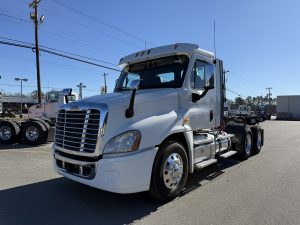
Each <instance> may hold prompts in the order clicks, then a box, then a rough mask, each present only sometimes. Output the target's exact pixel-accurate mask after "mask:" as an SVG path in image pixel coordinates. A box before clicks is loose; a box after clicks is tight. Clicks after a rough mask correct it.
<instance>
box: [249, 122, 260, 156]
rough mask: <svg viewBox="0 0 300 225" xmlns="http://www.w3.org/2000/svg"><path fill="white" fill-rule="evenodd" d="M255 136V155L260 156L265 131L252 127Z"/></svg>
mask: <svg viewBox="0 0 300 225" xmlns="http://www.w3.org/2000/svg"><path fill="white" fill-rule="evenodd" d="M251 131H252V134H253V153H254V154H258V153H259V152H260V150H261V148H262V145H263V131H262V129H261V128H260V127H259V126H254V127H251Z"/></svg>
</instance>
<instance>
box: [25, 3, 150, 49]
mask: <svg viewBox="0 0 300 225" xmlns="http://www.w3.org/2000/svg"><path fill="white" fill-rule="evenodd" d="M20 1H22V2H24V3H27V4H28V2H26V1H25V0H20ZM56 3H57V4H60V3H59V2H56ZM63 7H65V6H63ZM40 8H41V9H43V10H45V11H47V12H50V13H51V14H54V15H56V16H58V17H61V18H63V19H64V20H67V21H69V22H71V23H73V24H76V25H77V26H78V25H79V26H81V27H84V28H86V29H89V30H92V31H94V32H96V33H97V34H101V35H103V36H106V37H109V38H112V39H115V40H117V41H120V42H123V43H126V44H128V45H131V46H133V47H137V48H140V46H139V45H136V44H133V43H131V42H129V41H127V40H124V39H121V38H119V37H115V36H114V35H111V34H108V33H105V32H103V31H100V30H98V29H95V28H94V27H92V26H88V25H86V24H83V23H81V22H78V21H75V20H73V19H71V18H69V17H66V16H64V15H61V14H59V13H57V12H56V11H52V10H50V9H49V8H45V7H40ZM69 10H71V9H69ZM143 41H144V39H143ZM148 43H150V42H148Z"/></svg>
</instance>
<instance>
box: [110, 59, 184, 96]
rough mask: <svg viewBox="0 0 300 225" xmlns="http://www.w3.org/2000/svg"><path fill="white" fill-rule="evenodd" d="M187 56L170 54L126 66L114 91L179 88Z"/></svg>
mask: <svg viewBox="0 0 300 225" xmlns="http://www.w3.org/2000/svg"><path fill="white" fill-rule="evenodd" d="M187 64H188V57H187V56H170V57H165V58H160V59H155V60H149V61H145V62H142V63H136V64H133V65H130V66H127V67H125V68H124V70H123V71H122V73H121V75H120V78H119V80H118V82H117V85H116V88H115V91H125V90H130V89H132V87H134V86H135V85H136V84H137V83H138V82H139V86H138V89H150V88H179V87H181V86H182V82H183V79H184V74H185V70H186V68H187Z"/></svg>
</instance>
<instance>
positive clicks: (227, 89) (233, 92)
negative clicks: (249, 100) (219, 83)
mask: <svg viewBox="0 0 300 225" xmlns="http://www.w3.org/2000/svg"><path fill="white" fill-rule="evenodd" d="M225 90H226V91H229V92H231V93H232V94H235V95H237V96H239V97H243V98H246V96H243V95H241V94H239V93H237V92H235V91H233V90H231V89H229V88H226V89H225Z"/></svg>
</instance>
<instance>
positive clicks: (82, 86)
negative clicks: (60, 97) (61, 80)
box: [77, 83, 86, 99]
mask: <svg viewBox="0 0 300 225" xmlns="http://www.w3.org/2000/svg"><path fill="white" fill-rule="evenodd" d="M77 87H79V99H82V89H83V88H86V86H85V85H83V84H82V83H80V84H78V85H77Z"/></svg>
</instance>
